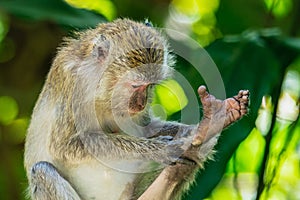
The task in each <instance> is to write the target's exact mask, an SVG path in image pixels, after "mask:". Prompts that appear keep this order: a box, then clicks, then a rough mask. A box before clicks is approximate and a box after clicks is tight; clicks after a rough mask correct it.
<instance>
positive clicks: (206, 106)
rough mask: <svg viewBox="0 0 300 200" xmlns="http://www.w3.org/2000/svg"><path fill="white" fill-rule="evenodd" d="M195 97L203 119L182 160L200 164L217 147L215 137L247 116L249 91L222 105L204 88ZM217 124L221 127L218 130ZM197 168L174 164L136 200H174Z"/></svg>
mask: <svg viewBox="0 0 300 200" xmlns="http://www.w3.org/2000/svg"><path fill="white" fill-rule="evenodd" d="M198 93H199V96H200V99H201V102H202V105H203V112H204V117H203V119H202V121H201V122H200V123H199V125H198V127H197V129H196V132H195V137H194V138H193V141H192V143H191V144H190V146H189V147H188V149H187V150H186V151H185V152H184V153H183V155H182V157H186V158H188V159H191V160H194V161H195V162H197V163H198V164H200V165H201V164H203V162H204V161H205V159H207V157H209V154H210V153H211V152H212V149H213V147H214V146H215V144H216V143H217V138H218V135H219V133H220V132H221V131H222V129H223V128H225V127H227V126H229V125H230V124H232V123H234V122H235V121H237V120H239V119H240V118H241V117H243V116H244V115H245V114H246V113H247V106H248V103H249V91H247V90H241V91H240V92H239V93H238V95H236V96H234V97H232V98H228V99H226V100H224V101H220V100H218V99H216V98H215V97H214V96H212V95H210V94H209V93H208V92H207V91H206V88H205V87H202V86H201V87H199V89H198ZM220 124H221V126H220ZM199 167H200V166H199V165H187V164H184V163H176V164H175V165H171V166H168V167H166V168H165V169H164V170H163V171H162V172H161V174H160V175H159V176H158V177H157V178H156V180H155V181H154V182H153V183H152V184H151V185H150V187H148V189H147V190H146V191H145V192H144V193H143V194H142V195H141V196H140V198H139V200H150V199H153V197H155V198H156V199H166V200H169V199H177V198H178V197H179V196H180V192H182V191H183V190H184V189H186V188H187V187H185V185H188V184H190V182H192V181H193V180H194V176H195V174H196V172H197V170H198V169H199Z"/></svg>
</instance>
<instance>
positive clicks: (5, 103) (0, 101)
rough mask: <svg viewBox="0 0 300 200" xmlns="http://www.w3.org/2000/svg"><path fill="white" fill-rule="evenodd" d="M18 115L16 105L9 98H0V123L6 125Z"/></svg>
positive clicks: (14, 101) (12, 99) (13, 100)
mask: <svg viewBox="0 0 300 200" xmlns="http://www.w3.org/2000/svg"><path fill="white" fill-rule="evenodd" d="M17 115H18V104H17V102H16V100H15V99H14V98H12V97H9V96H2V97H0V123H1V124H4V125H7V124H9V123H11V122H12V121H13V120H14V119H15V118H16V116H17Z"/></svg>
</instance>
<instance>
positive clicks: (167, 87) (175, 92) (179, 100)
mask: <svg viewBox="0 0 300 200" xmlns="http://www.w3.org/2000/svg"><path fill="white" fill-rule="evenodd" d="M155 94H156V98H155V100H154V102H153V104H161V105H162V106H163V107H164V109H165V111H166V114H167V115H168V116H170V115H171V114H173V113H175V112H178V111H180V110H182V109H183V108H184V107H185V106H186V105H187V103H188V100H187V97H186V95H185V94H184V91H183V89H182V88H181V86H180V85H179V84H178V83H177V82H176V81H175V80H168V81H165V82H163V83H162V84H160V85H157V86H156V88H155ZM154 112H155V109H154Z"/></svg>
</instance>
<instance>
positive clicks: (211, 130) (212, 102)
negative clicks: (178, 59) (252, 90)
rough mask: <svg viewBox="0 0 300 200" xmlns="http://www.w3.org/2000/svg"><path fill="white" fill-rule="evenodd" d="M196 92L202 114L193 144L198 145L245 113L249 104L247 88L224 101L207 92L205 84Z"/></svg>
mask: <svg viewBox="0 0 300 200" xmlns="http://www.w3.org/2000/svg"><path fill="white" fill-rule="evenodd" d="M198 94H199V96H200V100H201V103H202V106H203V115H204V116H203V119H202V120H201V122H200V123H199V125H198V129H197V133H196V135H195V137H194V139H193V142H192V144H193V145H194V146H199V145H200V144H202V143H204V142H206V141H208V140H209V139H210V138H212V137H214V136H215V135H216V134H218V133H220V132H221V131H222V130H223V129H224V128H225V127H227V126H229V125H230V124H232V123H234V122H235V121H237V120H239V119H241V118H242V117H243V116H244V115H246V114H247V107H248V104H249V91H248V90H241V91H239V93H238V94H237V95H236V96H234V97H231V98H228V99H225V100H224V101H222V100H219V99H216V98H215V97H214V96H213V95H211V94H209V93H208V92H207V90H206V87H205V86H200V87H199V88H198Z"/></svg>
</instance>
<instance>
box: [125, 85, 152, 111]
mask: <svg viewBox="0 0 300 200" xmlns="http://www.w3.org/2000/svg"><path fill="white" fill-rule="evenodd" d="M147 87H148V86H141V87H139V88H137V89H136V90H135V91H134V92H133V94H132V95H131V97H130V99H129V114H131V115H134V114H136V113H139V112H141V111H143V110H144V109H145V107H146V105H147V97H148V95H147Z"/></svg>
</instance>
